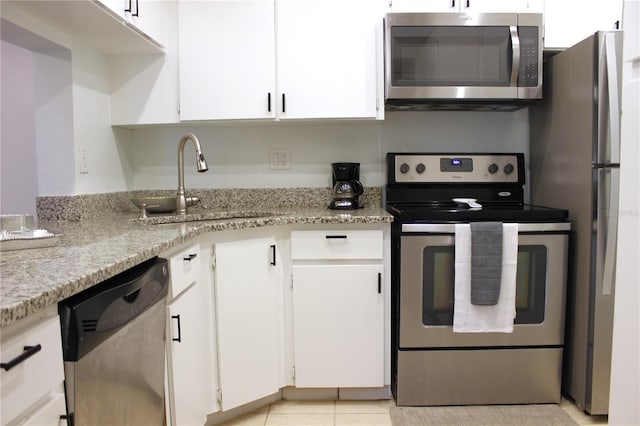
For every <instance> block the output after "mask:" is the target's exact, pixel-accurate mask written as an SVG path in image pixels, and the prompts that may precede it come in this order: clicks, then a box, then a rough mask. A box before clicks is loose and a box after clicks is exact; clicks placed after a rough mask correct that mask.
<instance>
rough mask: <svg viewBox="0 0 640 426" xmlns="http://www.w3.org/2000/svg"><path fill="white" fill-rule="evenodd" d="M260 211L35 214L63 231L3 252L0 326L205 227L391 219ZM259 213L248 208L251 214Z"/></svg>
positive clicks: (357, 213)
mask: <svg viewBox="0 0 640 426" xmlns="http://www.w3.org/2000/svg"><path fill="white" fill-rule="evenodd" d="M264 213H265V215H264V216H263V217H250V218H223V219H217V220H209V219H212V218H216V217H221V216H224V215H225V212H224V211H222V210H218V211H216V210H215V209H207V210H200V211H199V212H198V213H195V216H196V217H194V218H195V219H199V220H197V221H193V222H185V223H170V224H152V223H153V222H154V219H153V217H152V218H151V219H149V220H146V221H141V220H137V219H136V218H137V214H136V213H122V214H118V215H113V216H110V217H104V218H96V219H91V220H82V221H40V223H39V227H40V228H43V229H47V230H49V231H51V232H55V233H59V234H61V237H60V238H59V240H58V243H57V245H56V246H55V247H47V248H37V249H30V250H16V251H6V252H2V254H1V258H0V314H1V318H0V327H5V326H8V325H10V324H12V323H14V322H16V321H18V320H20V319H22V318H25V317H27V316H29V315H31V314H34V313H36V312H39V311H41V310H43V309H46V308H47V307H50V306H52V305H54V304H56V303H58V302H59V301H61V300H63V299H66V298H67V297H69V296H72V295H74V294H76V293H78V292H80V291H82V290H84V289H86V288H89V287H91V286H93V285H95V284H97V283H99V282H101V281H103V280H105V279H107V278H110V277H112V276H114V275H116V274H118V273H120V272H123V271H125V270H126V269H129V268H131V267H132V266H135V265H137V264H139V263H141V262H143V261H145V260H147V259H150V258H152V257H154V256H157V255H159V254H161V253H163V252H165V251H167V250H169V249H171V248H173V247H176V246H178V245H180V244H182V243H184V242H185V241H188V240H190V239H192V238H194V237H196V236H198V235H201V234H204V233H207V232H216V231H226V230H234V229H247V228H257V227H264V226H277V225H294V224H338V223H353V224H363V223H390V222H392V220H393V217H392V216H391V215H390V214H389V213H387V212H386V211H385V210H384V209H381V208H377V207H376V208H364V209H359V210H350V211H336V210H328V209H326V208H304V209H300V210H278V209H270V210H269V211H268V212H264ZM258 214H259V212H256V211H252V212H251V215H252V216H257V215H258Z"/></svg>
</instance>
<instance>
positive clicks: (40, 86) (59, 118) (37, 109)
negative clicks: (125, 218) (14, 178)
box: [27, 49, 75, 195]
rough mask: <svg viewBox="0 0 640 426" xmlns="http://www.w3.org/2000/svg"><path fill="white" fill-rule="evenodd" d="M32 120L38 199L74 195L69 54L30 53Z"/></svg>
mask: <svg viewBox="0 0 640 426" xmlns="http://www.w3.org/2000/svg"><path fill="white" fill-rule="evenodd" d="M33 76H34V117H35V138H36V146H37V155H36V157H37V161H36V163H34V164H29V165H28V167H27V169H30V168H33V169H35V166H37V174H38V195H72V194H74V191H75V173H74V168H73V164H74V153H73V119H72V111H73V99H72V96H71V95H72V94H71V51H69V50H68V49H54V50H49V51H47V52H45V53H38V52H34V53H33Z"/></svg>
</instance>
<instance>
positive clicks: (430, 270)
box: [422, 245, 547, 325]
mask: <svg viewBox="0 0 640 426" xmlns="http://www.w3.org/2000/svg"><path fill="white" fill-rule="evenodd" d="M454 250H455V248H454V247H453V246H431V247H426V248H425V249H424V251H423V284H422V297H423V304H422V306H423V309H422V322H423V323H424V325H453V301H454V282H455V266H454V260H455V254H454ZM546 265H547V248H546V247H545V246H541V245H522V246H519V247H518V267H517V268H518V269H517V272H516V319H515V324H540V323H542V322H543V321H544V309H545V291H546V276H547V274H546Z"/></svg>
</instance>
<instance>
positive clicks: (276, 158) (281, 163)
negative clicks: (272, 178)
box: [269, 148, 291, 170]
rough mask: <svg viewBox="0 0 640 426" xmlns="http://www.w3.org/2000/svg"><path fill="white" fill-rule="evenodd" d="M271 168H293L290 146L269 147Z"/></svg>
mask: <svg viewBox="0 0 640 426" xmlns="http://www.w3.org/2000/svg"><path fill="white" fill-rule="evenodd" d="M269 169H270V170H291V150H290V149H289V148H269Z"/></svg>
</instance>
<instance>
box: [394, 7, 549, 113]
mask: <svg viewBox="0 0 640 426" xmlns="http://www.w3.org/2000/svg"><path fill="white" fill-rule="evenodd" d="M542 29H543V27H542V15H541V14H537V13H486V14H482V13H480V14H464V13H388V14H387V15H386V17H385V80H386V93H385V99H386V104H387V109H402V108H403V107H405V106H407V105H417V104H423V105H429V104H434V103H435V104H447V103H451V102H452V101H453V102H468V103H469V102H470V103H475V104H477V105H485V104H497V105H500V104H501V103H502V102H506V103H507V104H512V103H513V102H514V101H516V102H517V101H527V100H532V99H540V98H541V97H542V50H543V42H542ZM394 106H395V107H396V108H394Z"/></svg>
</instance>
